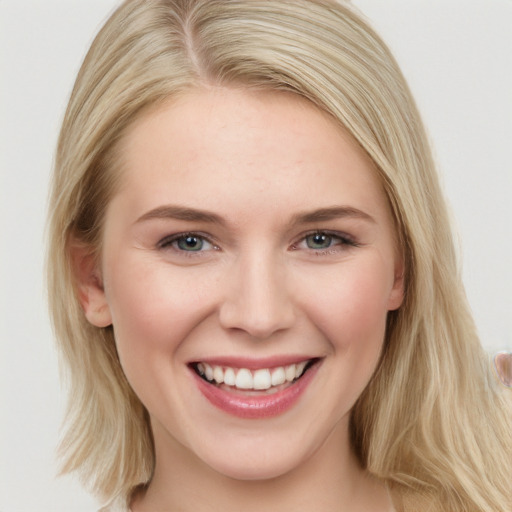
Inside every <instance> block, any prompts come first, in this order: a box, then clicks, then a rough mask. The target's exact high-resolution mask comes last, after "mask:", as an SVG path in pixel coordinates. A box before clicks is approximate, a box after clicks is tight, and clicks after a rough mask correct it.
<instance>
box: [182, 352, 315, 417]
mask: <svg viewBox="0 0 512 512" xmlns="http://www.w3.org/2000/svg"><path fill="white" fill-rule="evenodd" d="M302 360H304V359H302ZM223 361H224V364H226V360H225V359H223ZM295 361H296V359H295ZM290 364H291V363H290ZM236 366H237V367H239V368H240V367H241V368H247V366H243V365H242V366H238V365H236ZM273 366H280V365H273ZM319 366H320V365H319V364H318V362H317V363H315V364H314V365H313V366H312V367H311V368H310V369H309V370H307V371H306V373H305V374H304V375H303V376H302V377H301V378H300V379H299V380H297V381H295V382H294V383H293V384H290V385H289V386H288V387H286V388H285V389H283V390H282V391H278V392H277V393H274V394H269V395H267V394H264V393H262V394H261V395H245V394H243V392H238V393H234V392H230V391H229V390H226V389H225V388H221V387H218V386H216V385H215V384H210V383H209V382H207V381H205V380H204V379H202V378H201V377H199V375H197V374H196V373H195V371H194V370H192V373H193V375H194V377H195V382H196V384H197V386H198V388H199V391H201V393H202V394H203V396H204V397H205V398H206V399H207V400H208V401H209V402H210V403H211V404H212V405H214V406H216V407H218V408H219V409H221V410H222V411H224V412H227V413H228V414H232V415H234V416H238V417H239V418H244V419H262V418H271V417H273V416H277V415H279V414H282V413H284V412H285V411H287V410H288V409H290V408H291V407H292V406H293V405H294V404H295V403H296V402H297V401H298V400H299V398H300V397H301V396H302V394H303V393H304V391H305V390H306V388H307V387H308V385H309V384H310V383H311V381H312V380H313V378H314V376H315V374H316V372H317V370H318V367H319ZM271 367H272V365H270V366H256V368H271Z"/></svg>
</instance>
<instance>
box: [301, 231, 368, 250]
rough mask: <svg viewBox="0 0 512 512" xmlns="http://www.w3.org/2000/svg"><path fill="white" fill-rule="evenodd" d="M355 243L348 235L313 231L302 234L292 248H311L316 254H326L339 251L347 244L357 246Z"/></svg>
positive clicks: (346, 246) (347, 245)
mask: <svg viewBox="0 0 512 512" xmlns="http://www.w3.org/2000/svg"><path fill="white" fill-rule="evenodd" d="M357 245H358V244H357V243H356V242H355V241H354V240H353V239H352V238H351V237H350V236H349V235H346V234H343V233H335V232H330V231H315V232H314V233H308V234H306V235H305V236H303V238H302V239H301V240H299V242H298V243H296V244H294V245H293V246H292V249H295V250H297V249H302V250H313V251H316V252H317V253H318V254H323V253H325V254H328V253H331V252H334V251H341V250H343V249H345V248H348V247H349V246H350V247H357Z"/></svg>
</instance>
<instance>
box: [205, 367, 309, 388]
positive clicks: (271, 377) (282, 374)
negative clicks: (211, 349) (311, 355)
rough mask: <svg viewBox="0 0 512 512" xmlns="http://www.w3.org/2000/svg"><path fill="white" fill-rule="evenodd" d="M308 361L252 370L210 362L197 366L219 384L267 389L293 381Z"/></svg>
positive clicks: (301, 372)
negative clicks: (211, 363)
mask: <svg viewBox="0 0 512 512" xmlns="http://www.w3.org/2000/svg"><path fill="white" fill-rule="evenodd" d="M307 363H308V361H302V362H301V363H297V364H290V365H288V366H278V367H277V368H273V369H269V368H261V369H259V370H255V371H254V372H252V371H251V370H248V369H247V368H240V369H239V370H237V369H236V368H230V367H227V368H223V367H222V366H217V365H214V366H211V365H209V364H208V363H198V364H197V366H196V368H197V372H198V373H199V375H202V376H203V377H205V378H206V379H207V380H208V381H210V382H213V381H215V382H216V383H217V384H225V385H227V386H231V387H237V388H238V389H253V390H266V389H270V388H271V387H272V386H280V385H282V384H284V383H286V382H293V381H294V380H295V379H298V378H299V377H300V376H301V375H302V374H303V373H304V369H305V368H306V365H307Z"/></svg>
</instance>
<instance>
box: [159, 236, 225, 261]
mask: <svg viewBox="0 0 512 512" xmlns="http://www.w3.org/2000/svg"><path fill="white" fill-rule="evenodd" d="M187 238H190V239H192V238H194V239H197V240H199V241H201V242H202V244H204V243H207V244H209V245H211V249H209V250H215V251H218V250H219V247H218V246H217V245H215V244H214V243H213V242H212V241H211V240H210V239H209V238H208V237H207V236H205V235H203V234H201V233H195V232H187V233H177V234H175V235H170V236H166V237H165V238H163V239H162V240H160V242H158V248H159V249H171V250H174V251H176V252H178V253H182V254H184V255H187V256H199V255H200V254H201V253H202V252H205V251H204V250H203V248H202V247H201V248H200V249H199V250H195V251H194V250H190V251H186V250H184V249H181V248H179V247H175V246H174V245H173V244H175V243H178V242H179V241H181V240H183V241H185V240H186V239H187Z"/></svg>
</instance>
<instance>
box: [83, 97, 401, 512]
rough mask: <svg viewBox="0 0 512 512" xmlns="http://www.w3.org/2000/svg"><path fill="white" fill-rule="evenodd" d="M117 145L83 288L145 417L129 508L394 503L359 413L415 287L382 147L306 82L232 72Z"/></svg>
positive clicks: (373, 509)
mask: <svg viewBox="0 0 512 512" xmlns="http://www.w3.org/2000/svg"><path fill="white" fill-rule="evenodd" d="M120 149H121V151H120V154H122V161H121V162H120V163H121V169H122V179H121V187H120V188H119V190H118V191H117V193H116V194H115V195H114V197H113V199H112V201H111V203H110V204H109V207H108V210H107V213H106V218H105V225H104V233H103V246H102V253H101V263H100V266H99V267H97V268H93V267H92V264H91V267H90V272H85V277H83V276H82V278H81V281H82V285H81V300H82V305H83V307H84V310H85V312H86V315H87V317H88V319H89V321H90V322H92V323H93V324H94V325H96V326H99V327H103V326H107V325H110V324H112V325H113V327H114V332H115V336H116V343H117V348H118V352H119V357H120V360H121V364H122V366H123V369H124V371H125V374H126V376H127V378H128V380H129V382H130V384H131V385H132V387H133V389H134V391H135V392H136V393H137V395H138V396H139V398H140V400H141V401H142V402H143V403H144V405H145V406H146V408H147V409H148V411H149V414H150V418H151V426H152V429H153V433H154V440H155V451H156V467H155V473H154V477H153V479H152V481H151V483H150V485H149V487H148V489H147V491H146V492H145V493H142V494H140V495H138V496H137V497H136V499H135V500H134V502H133V503H132V510H133V512H143V511H149V510H152V511H173V512H176V511H183V512H187V511H198V510H200V511H202V512H208V511H220V510H222V511H223V512H226V511H227V512H230V511H240V510H244V512H252V511H256V510H258V511H260V510H266V509H267V510H275V509H276V504H278V506H279V510H282V511H292V510H293V511H299V512H300V511H304V512H305V511H308V512H310V511H311V510H322V511H325V512H329V511H333V512H334V511H337V512H339V511H341V510H343V511H346V512H362V511H366V512H387V511H389V510H391V508H390V507H391V505H390V502H389V498H388V496H387V493H386V490H385V488H384V487H383V485H382V484H381V483H379V482H377V481H375V480H373V479H372V478H370V477H369V476H368V475H367V474H366V473H365V472H364V471H363V470H362V469H361V468H360V467H359V464H358V462H357V460H356V458H355V457H354V456H353V455H352V453H351V450H350V443H349V431H348V425H349V416H350V411H351V409H352V407H353V405H354V403H355V401H356V400H357V398H358V396H359V395H360V394H361V392H362V391H363V389H364V388H365V386H366V385H367V383H368V381H369V379H370V378H371V375H372V374H373V372H374V370H375V368H376V365H377V364H378V360H379V356H380V354H381V350H382V345H383V340H384V333H385V325H386V316H387V314H388V312H389V311H391V310H394V309H397V308H398V307H399V306H400V304H401V302H402V299H403V282H402V275H403V269H402V262H401V258H400V257H399V255H398V251H397V248H396V243H395V236H394V228H393V221H392V217H391V214H390V211H389V207H388V204H387V201H386V198H385V195H384V193H383V191H382V189H381V186H380V184H379V181H378V179H377V177H376V172H375V169H374V168H373V165H372V163H371V161H370V160H369V159H368V158H367V157H366V156H365V154H364V152H363V151H362V150H361V149H360V148H359V147H358V146H357V145H356V144H355V143H354V141H353V140H351V138H350V137H349V136H348V135H347V134H346V133H345V132H344V131H343V130H342V129H341V128H339V127H338V126H337V125H336V124H335V123H334V121H333V120H332V119H330V118H329V117H328V116H327V115H326V114H324V113H322V112H321V111H319V110H318V109H317V108H316V107H314V106H313V105H311V104H310V103H308V102H307V101H305V100H303V99H300V98H298V97H297V96H294V95H292V94H288V93H283V92H279V93H278V92H268V91H267V92H261V91H260V92H255V91H252V92H251V91H248V90H236V89H223V88H210V89H204V90H203V89H201V90H198V91H192V92H189V93H187V94H186V95H184V96H182V97H180V98H179V99H175V100H173V101H172V102H169V103H168V104H166V105H164V106H160V107H158V109H156V110H154V111H152V112H150V113H147V114H146V115H145V116H143V117H142V118H140V119H139V120H137V121H136V122H135V123H134V124H133V126H132V127H131V128H130V129H129V130H128V132H127V133H126V135H125V137H124V140H123V141H122V144H121V148H120ZM84 261H85V256H84ZM82 267H85V268H87V264H84V263H83V262H82ZM301 363H302V364H301ZM292 364H296V366H294V367H293V368H294V369H295V371H296V372H297V373H296V377H293V376H292V377H290V378H289V379H288V380H286V381H285V382H284V383H283V382H282V381H281V380H279V379H280V377H279V375H281V374H282V373H283V370H285V371H286V372H288V373H289V372H290V371H292V370H290V368H291V367H292ZM297 366H298V368H297ZM241 369H244V372H245V374H247V375H249V377H248V379H249V380H248V382H249V383H248V384H247V379H246V382H245V384H242V383H241V381H240V380H238V374H239V373H240V371H241ZM210 370H211V371H215V372H216V373H215V378H214V377H212V375H211V374H210V375H208V372H209V371H210ZM302 372H303V373H302ZM242 373H243V372H242ZM257 373H258V376H257V375H256V374H257ZM228 374H229V375H231V377H232V378H235V377H237V381H236V382H235V383H234V384H233V383H232V382H230V377H229V376H228ZM274 376H275V379H276V381H275V385H273V383H274V381H273V380H272V379H273V378H274ZM260 377H261V379H260ZM240 378H241V377H240ZM215 379H216V380H219V379H220V380H221V381H222V379H225V380H226V382H224V383H222V382H221V383H218V382H216V381H215ZM269 379H270V380H272V382H270V380H269ZM258 386H260V387H261V388H263V389H254V388H258Z"/></svg>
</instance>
